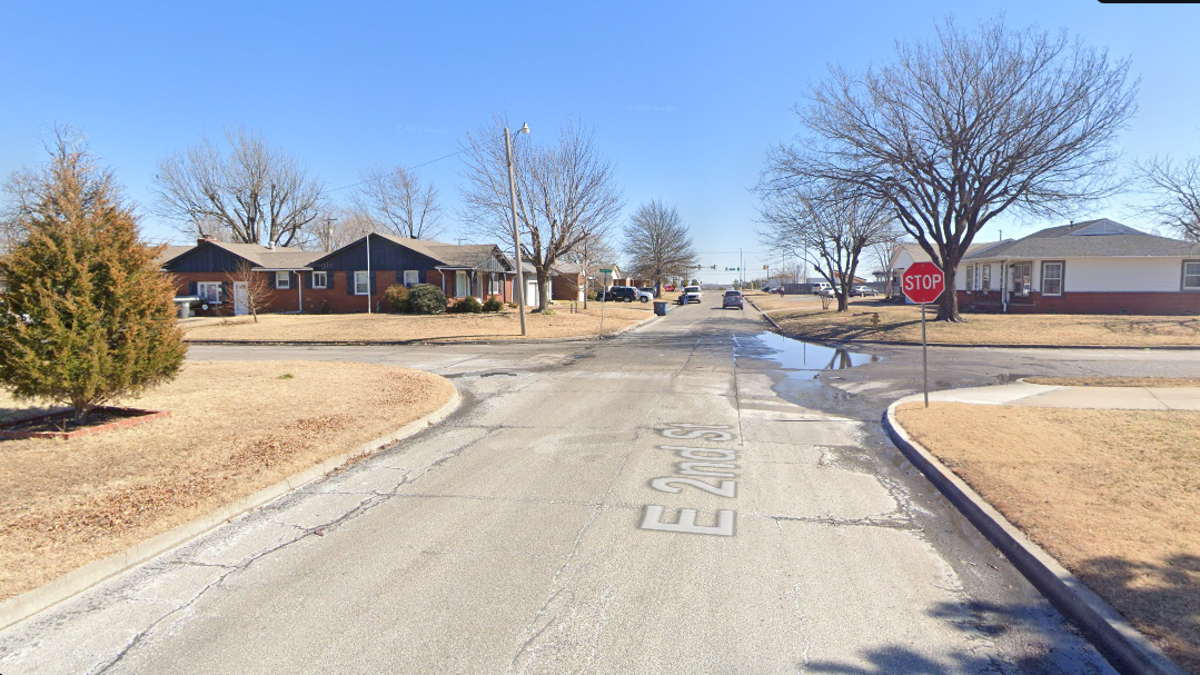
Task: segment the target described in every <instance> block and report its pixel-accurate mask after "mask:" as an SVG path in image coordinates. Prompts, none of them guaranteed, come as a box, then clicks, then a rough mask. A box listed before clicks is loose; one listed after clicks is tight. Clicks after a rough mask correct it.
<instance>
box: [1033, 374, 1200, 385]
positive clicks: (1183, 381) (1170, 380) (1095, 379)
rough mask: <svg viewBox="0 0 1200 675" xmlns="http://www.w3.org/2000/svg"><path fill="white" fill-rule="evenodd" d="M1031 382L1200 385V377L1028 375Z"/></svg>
mask: <svg viewBox="0 0 1200 675" xmlns="http://www.w3.org/2000/svg"><path fill="white" fill-rule="evenodd" d="M1025 381H1026V382H1028V383H1030V384H1048V385H1051V386H1057V387H1171V388H1174V387H1200V378H1195V377H1104V376H1099V375H1096V376H1089V375H1083V376H1078V377H1027V378H1025Z"/></svg>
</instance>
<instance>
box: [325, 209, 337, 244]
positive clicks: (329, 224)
mask: <svg viewBox="0 0 1200 675" xmlns="http://www.w3.org/2000/svg"><path fill="white" fill-rule="evenodd" d="M336 220H337V218H334V217H333V216H325V252H326V253H329V252H330V251H332V250H333V223H334V221H336Z"/></svg>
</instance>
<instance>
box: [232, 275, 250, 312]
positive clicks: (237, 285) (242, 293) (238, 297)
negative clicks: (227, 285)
mask: <svg viewBox="0 0 1200 675" xmlns="http://www.w3.org/2000/svg"><path fill="white" fill-rule="evenodd" d="M249 313H250V291H249V290H248V289H247V288H246V282H244V281H235V282H233V315H234V316H242V315H243V314H249Z"/></svg>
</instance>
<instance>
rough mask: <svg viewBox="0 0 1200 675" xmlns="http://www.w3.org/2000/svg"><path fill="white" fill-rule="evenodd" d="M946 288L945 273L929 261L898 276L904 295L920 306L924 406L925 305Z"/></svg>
mask: <svg viewBox="0 0 1200 675" xmlns="http://www.w3.org/2000/svg"><path fill="white" fill-rule="evenodd" d="M945 290H946V275H945V274H942V270H941V268H939V267H938V266H937V265H934V264H933V263H931V262H919V263H913V264H912V265H911V266H909V268H908V269H906V270H904V275H903V276H901V277H900V291H901V292H902V293H904V297H906V298H908V299H909V300H912V301H913V302H915V303H917V304H918V305H920V306H921V370H922V372H923V374H924V387H923V388H924V390H925V407H926V408H928V407H929V341H928V340H926V339H925V305H928V304H929V303H931V302H933V301H934V300H937V299H938V298H939V297H941V295H942V293H943V292H944V291H945Z"/></svg>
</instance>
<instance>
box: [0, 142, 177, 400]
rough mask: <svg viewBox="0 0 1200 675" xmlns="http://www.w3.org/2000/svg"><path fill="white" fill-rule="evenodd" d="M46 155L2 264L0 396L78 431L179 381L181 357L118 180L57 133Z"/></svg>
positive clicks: (169, 291) (156, 275)
mask: <svg viewBox="0 0 1200 675" xmlns="http://www.w3.org/2000/svg"><path fill="white" fill-rule="evenodd" d="M50 154H51V157H52V159H51V162H50V164H49V166H47V168H46V169H45V170H44V171H43V172H42V175H41V176H40V179H39V180H38V181H37V182H36V184H35V185H34V188H33V194H32V195H31V196H32V199H31V200H30V201H29V202H28V204H29V207H28V208H26V209H24V211H23V213H22V214H21V216H20V217H21V218H23V219H24V220H25V222H24V223H23V225H24V227H25V230H26V231H27V232H28V236H27V238H26V239H25V241H23V242H22V243H20V244H18V245H17V246H16V247H15V248H14V249H13V251H12V253H11V255H9V256H7V257H6V258H4V259H3V260H2V261H0V274H2V275H4V276H6V277H7V280H8V291H7V293H5V294H4V295H3V296H0V386H4V387H5V388H7V389H10V390H11V391H12V393H13V395H14V396H16V398H18V399H20V400H30V399H33V400H46V401H50V402H53V403H69V404H71V405H72V406H73V407H74V409H75V418H76V420H82V419H83V418H84V417H86V416H87V414H88V413H89V412H90V411H91V410H92V409H93V408H95V407H97V406H99V405H102V404H104V403H106V402H109V401H111V400H113V399H115V398H118V397H123V396H131V395H137V394H139V393H141V392H143V391H145V390H146V389H148V388H150V387H152V386H155V385H157V384H161V383H163V382H167V381H169V380H171V379H173V378H174V377H175V376H176V375H177V374H178V372H179V369H180V366H181V365H182V364H183V358H184V353H185V348H184V345H183V340H182V333H181V331H180V330H179V327H178V325H177V323H176V321H175V317H174V310H173V303H172V296H173V295H174V288H173V285H172V283H171V281H170V279H168V278H167V277H166V276H165V275H163V274H162V273H161V272H159V270H158V266H157V265H156V264H155V263H154V258H155V255H156V254H157V252H158V249H153V248H149V247H147V246H146V245H145V244H143V243H142V242H140V241H139V240H138V229H137V219H136V217H135V216H134V214H133V212H132V209H131V208H130V207H128V206H126V205H124V204H122V203H121V202H120V197H119V193H118V190H117V188H116V186H115V184H114V182H113V179H112V176H111V175H110V174H108V173H107V172H105V171H101V170H99V169H97V168H96V162H95V158H94V157H93V156H92V155H91V154H90V153H88V152H87V151H86V150H85V149H80V148H78V147H76V146H74V145H73V144H72V143H70V142H69V141H67V140H66V139H64V138H63V137H62V136H61V134H60V137H59V139H58V143H57V147H55V148H54V149H53V150H52V151H51V153H50Z"/></svg>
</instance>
